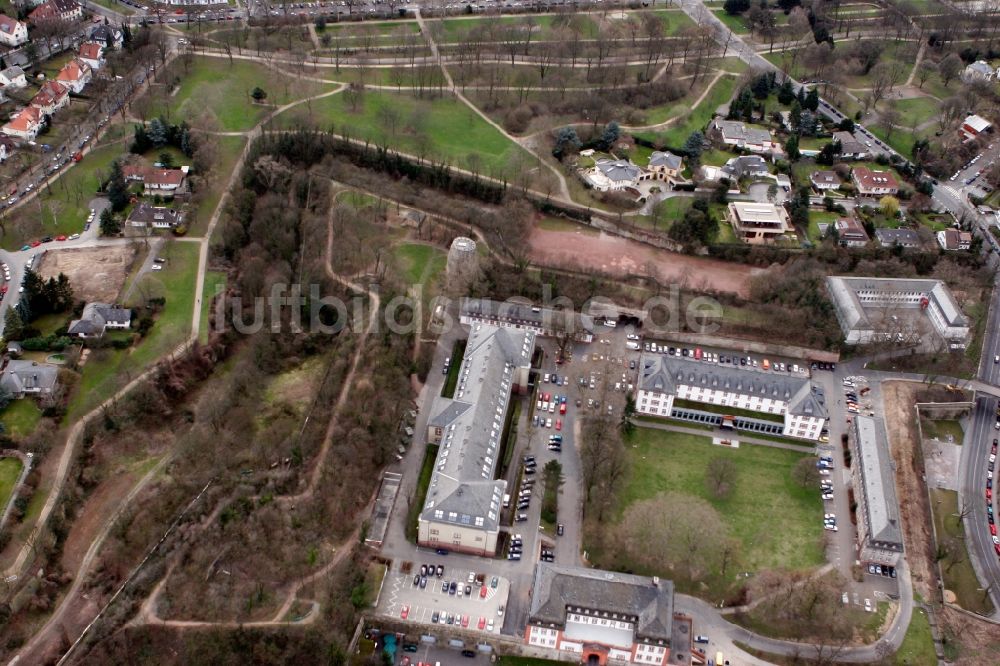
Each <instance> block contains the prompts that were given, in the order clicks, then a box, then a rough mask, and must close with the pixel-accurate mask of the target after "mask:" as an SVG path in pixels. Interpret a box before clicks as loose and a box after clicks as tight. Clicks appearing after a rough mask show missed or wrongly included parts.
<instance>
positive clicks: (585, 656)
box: [524, 562, 691, 666]
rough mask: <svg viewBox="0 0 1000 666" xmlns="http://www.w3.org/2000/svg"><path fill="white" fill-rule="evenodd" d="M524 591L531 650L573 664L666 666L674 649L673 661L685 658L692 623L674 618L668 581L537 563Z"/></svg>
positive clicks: (671, 588)
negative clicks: (567, 657)
mask: <svg viewBox="0 0 1000 666" xmlns="http://www.w3.org/2000/svg"><path fill="white" fill-rule="evenodd" d="M529 594H530V596H531V601H530V603H529V605H528V621H527V623H526V626H525V628H524V642H525V643H527V644H528V645H529V646H531V647H533V648H534V649H536V650H548V651H549V652H550V654H551V656H558V657H560V658H563V657H564V656H565V655H566V654H567V653H569V654H572V655H574V658H573V660H572V661H574V662H575V663H578V664H594V665H599V666H602V665H606V664H649V665H651V666H665V665H666V664H668V663H671V648H673V649H675V650H677V651H678V655H679V656H678V659H680V657H682V656H683V658H684V660H683V662H681V661H678V662H677V663H687V661H688V660H687V656H686V652H687V649H688V646H690V645H691V638H690V634H691V626H690V622H687V623H685V622H683V620H682V619H681V618H677V620H675V619H674V585H673V583H672V582H670V581H668V580H663V579H661V578H659V577H657V576H653V577H652V578H650V577H647V576H637V575H635V574H623V573H616V572H611V571H601V570H598V569H589V568H586V567H575V566H566V565H563V564H550V563H548V562H539V563H537V564H536V565H535V573H534V577H533V579H532V583H531V586H530V590H529ZM675 644H676V648H674V647H673V646H674V645H675Z"/></svg>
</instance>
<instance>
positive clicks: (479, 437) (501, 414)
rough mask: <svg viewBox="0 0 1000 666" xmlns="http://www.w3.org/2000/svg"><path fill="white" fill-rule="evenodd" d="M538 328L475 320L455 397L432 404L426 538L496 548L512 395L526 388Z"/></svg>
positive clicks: (423, 517)
mask: <svg viewBox="0 0 1000 666" xmlns="http://www.w3.org/2000/svg"><path fill="white" fill-rule="evenodd" d="M534 349H535V333H534V332H533V331H530V330H516V329H513V328H506V327H500V326H490V325H489V324H485V323H480V322H475V323H473V324H472V326H471V329H470V331H469V340H468V343H467V344H466V347H465V354H464V356H463V357H462V360H461V364H462V365H461V367H460V368H459V370H458V384H457V386H456V387H455V395H454V397H453V398H444V397H438V398H435V399H434V401H433V403H432V404H431V410H430V414H429V418H428V421H427V441H428V442H429V443H435V444H438V445H439V447H440V448H439V449H438V453H437V458H436V460H435V461H434V471H433V473H432V474H431V480H430V486H429V487H428V489H427V498H426V500H425V502H424V506H423V508H422V510H421V513H420V518H419V522H418V537H417V541H418V543H419V544H420V545H421V546H428V547H431V548H445V549H448V550H453V551H458V552H463V553H470V554H474V555H482V556H492V555H493V554H494V553H495V552H496V542H497V535H498V534H499V531H500V509H501V506H502V504H503V496H504V493H505V492H506V489H507V482H506V481H504V480H503V479H497V478H495V477H496V470H497V466H498V463H499V462H500V455H501V450H500V449H501V446H502V444H503V442H502V438H503V433H504V424H505V423H506V421H507V410H508V407H509V406H510V400H511V395H512V394H514V393H521V392H523V391H525V390H526V389H527V386H528V375H529V371H530V368H531V357H532V353H533V352H534Z"/></svg>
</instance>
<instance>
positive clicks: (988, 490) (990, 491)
mask: <svg viewBox="0 0 1000 666" xmlns="http://www.w3.org/2000/svg"><path fill="white" fill-rule="evenodd" d="M986 499H987V500H991V499H993V491H992V490H990V489H989V488H987V489H986Z"/></svg>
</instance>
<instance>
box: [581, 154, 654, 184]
mask: <svg viewBox="0 0 1000 666" xmlns="http://www.w3.org/2000/svg"><path fill="white" fill-rule="evenodd" d="M644 173H645V172H643V170H642V169H641V168H639V167H638V166H636V165H635V164H632V162H630V161H629V160H606V159H605V160H598V161H597V163H596V164H595V165H594V168H593V169H591V170H590V171H589V172H588V173H587V180H588V181H589V182H590V184H591V185H592V186H593V188H594V189H595V190H597V191H598V192H609V191H617V190H624V189H626V188H629V187H635V186H636V183H638V182H639V181H640V180H645V178H644V177H643V176H644Z"/></svg>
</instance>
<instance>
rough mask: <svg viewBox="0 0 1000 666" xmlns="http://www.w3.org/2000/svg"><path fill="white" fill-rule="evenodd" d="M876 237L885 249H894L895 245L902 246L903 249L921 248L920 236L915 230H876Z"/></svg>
mask: <svg viewBox="0 0 1000 666" xmlns="http://www.w3.org/2000/svg"><path fill="white" fill-rule="evenodd" d="M875 237H876V238H878V242H879V243H881V244H882V245H884V246H885V247H892V246H893V245H902V246H903V247H919V246H920V236H918V235H917V232H916V231H914V230H913V229H886V228H879V229H876V230H875Z"/></svg>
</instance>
